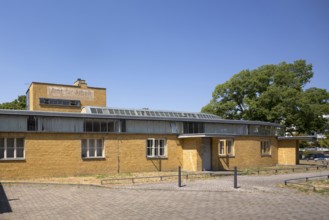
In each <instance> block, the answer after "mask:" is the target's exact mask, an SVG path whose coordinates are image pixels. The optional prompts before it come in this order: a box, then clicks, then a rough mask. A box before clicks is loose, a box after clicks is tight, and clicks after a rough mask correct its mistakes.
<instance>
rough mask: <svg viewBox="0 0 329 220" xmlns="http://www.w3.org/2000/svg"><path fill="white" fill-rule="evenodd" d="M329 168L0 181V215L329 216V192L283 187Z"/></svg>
mask: <svg viewBox="0 0 329 220" xmlns="http://www.w3.org/2000/svg"><path fill="white" fill-rule="evenodd" d="M315 175H329V171H328V170H325V171H320V172H308V173H296V174H280V175H271V176H239V177H238V186H239V188H238V189H234V188H233V177H232V176H226V177H219V178H215V179H201V180H194V181H191V180H190V181H184V182H183V187H181V188H179V187H178V185H177V183H176V182H171V183H152V184H136V185H131V186H112V187H110V188H105V187H95V186H81V185H56V184H12V183H3V184H2V185H0V196H1V198H0V205H1V206H0V219H29V220H30V219H47V220H49V219H166V220H168V219H230V220H235V219H238V220H243V219H257V220H259V219H329V206H328V204H329V196H325V195H319V194H313V193H311V194H306V193H302V192H298V191H296V190H293V189H287V188H282V187H280V186H278V184H282V183H283V181H284V180H285V179H291V178H298V177H305V176H315Z"/></svg>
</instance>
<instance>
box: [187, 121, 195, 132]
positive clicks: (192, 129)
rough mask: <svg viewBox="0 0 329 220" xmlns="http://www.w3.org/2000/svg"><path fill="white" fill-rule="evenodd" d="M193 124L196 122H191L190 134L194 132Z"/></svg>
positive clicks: (189, 126)
mask: <svg viewBox="0 0 329 220" xmlns="http://www.w3.org/2000/svg"><path fill="white" fill-rule="evenodd" d="M193 125H194V123H189V125H188V133H190V134H192V133H194V128H193Z"/></svg>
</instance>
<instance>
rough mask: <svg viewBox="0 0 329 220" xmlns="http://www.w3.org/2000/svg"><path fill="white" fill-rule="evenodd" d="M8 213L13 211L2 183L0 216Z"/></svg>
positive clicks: (0, 188) (0, 189)
mask: <svg viewBox="0 0 329 220" xmlns="http://www.w3.org/2000/svg"><path fill="white" fill-rule="evenodd" d="M6 212H12V209H11V207H10V204H9V201H8V198H7V195H6V192H5V190H4V189H3V186H2V184H1V183H0V214H1V213H6Z"/></svg>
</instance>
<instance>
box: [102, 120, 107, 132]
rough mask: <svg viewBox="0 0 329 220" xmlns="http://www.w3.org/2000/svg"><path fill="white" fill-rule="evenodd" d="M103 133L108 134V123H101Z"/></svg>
mask: <svg viewBox="0 0 329 220" xmlns="http://www.w3.org/2000/svg"><path fill="white" fill-rule="evenodd" d="M101 132H107V122H106V121H101Z"/></svg>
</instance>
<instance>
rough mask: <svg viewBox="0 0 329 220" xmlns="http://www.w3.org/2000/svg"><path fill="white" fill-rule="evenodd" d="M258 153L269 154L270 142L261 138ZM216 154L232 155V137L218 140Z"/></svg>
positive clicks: (233, 153)
mask: <svg viewBox="0 0 329 220" xmlns="http://www.w3.org/2000/svg"><path fill="white" fill-rule="evenodd" d="M260 154H261V156H269V155H271V142H270V141H268V140H262V141H261V142H260ZM218 155H219V156H234V155H235V147H234V141H233V139H221V140H219V141H218Z"/></svg>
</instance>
